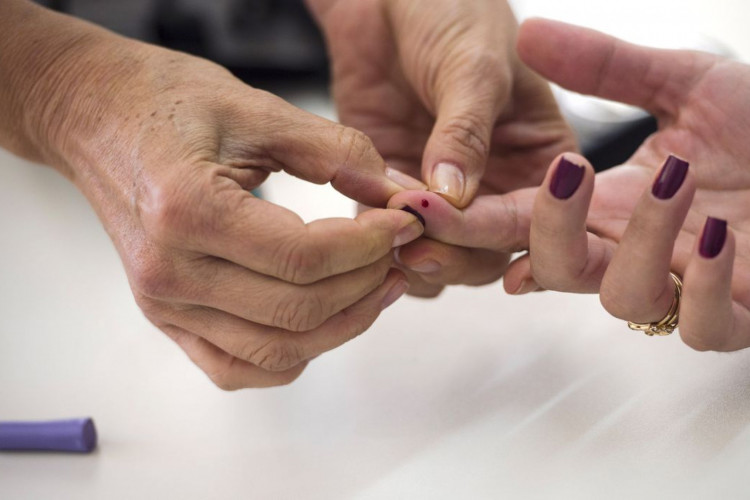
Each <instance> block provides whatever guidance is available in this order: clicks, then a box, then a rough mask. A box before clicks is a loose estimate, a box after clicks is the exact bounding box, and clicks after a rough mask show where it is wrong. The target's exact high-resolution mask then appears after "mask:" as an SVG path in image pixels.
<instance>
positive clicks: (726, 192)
mask: <svg viewBox="0 0 750 500" xmlns="http://www.w3.org/2000/svg"><path fill="white" fill-rule="evenodd" d="M519 51H520V53H521V55H522V57H523V58H524V60H525V61H526V62H527V63H528V64H529V65H530V66H531V67H532V68H534V69H536V70H537V71H539V72H540V73H541V74H542V75H544V76H546V77H548V78H550V79H551V80H552V81H555V82H558V83H560V84H561V85H562V86H564V87H567V88H569V89H571V90H574V91H578V92H582V93H588V94H593V95H597V96H600V97H604V98H609V99H613V100H617V101H621V102H624V103H628V104H634V105H638V106H642V107H644V108H645V109H647V110H648V111H650V112H651V113H653V114H654V115H655V116H656V117H657V118H658V120H659V131H658V132H656V133H655V134H654V135H652V136H651V137H650V138H649V139H648V140H647V141H646V142H645V143H644V144H643V145H642V146H641V147H640V148H639V149H638V151H637V152H636V153H635V154H634V156H633V157H632V158H631V159H630V160H629V161H628V162H627V164H626V165H623V166H621V167H617V168H614V169H611V170H609V171H607V172H604V173H601V174H598V175H596V176H594V173H593V169H592V168H591V166H590V165H589V164H588V163H587V162H586V161H585V159H583V158H581V157H579V156H577V155H573V154H566V155H565V157H566V159H567V160H569V162H570V163H572V164H574V165H575V164H577V165H580V166H581V168H582V169H583V171H582V173H583V175H582V176H581V178H580V184H578V185H577V187H576V186H575V184H576V182H573V181H571V180H570V177H571V176H570V175H569V174H566V175H563V176H562V177H567V178H568V181H566V182H567V183H568V184H570V185H574V186H573V188H572V190H569V191H572V193H571V194H570V195H569V197H567V198H566V197H562V198H560V197H558V196H555V195H554V194H553V192H554V191H556V190H559V186H560V183H561V182H562V181H561V176H560V174H559V173H558V172H559V171H560V169H561V167H560V165H559V163H560V161H559V160H556V161H555V162H553V164H552V168H551V169H550V172H549V174H548V176H547V178H546V180H545V182H544V184H543V186H542V187H541V188H539V189H528V190H523V191H518V192H515V193H511V194H509V195H507V196H504V197H494V199H493V197H487V198H486V199H483V200H481V201H482V202H481V203H479V201H480V200H479V199H478V200H477V203H475V204H474V205H472V206H470V207H469V208H468V209H466V211H464V212H459V211H455V210H454V209H453V208H452V207H450V206H449V205H448V204H445V203H442V204H440V200H437V199H434V198H430V201H431V202H434V203H432V205H431V210H432V213H430V214H424V215H425V219H426V220H427V234H428V235H429V236H431V237H433V238H438V239H441V240H445V241H449V242H452V243H455V244H464V245H475V246H478V247H481V248H487V247H489V248H498V249H516V250H521V249H527V248H529V246H530V247H531V253H530V256H527V257H525V258H522V259H519V260H517V261H515V262H514V263H513V265H512V266H511V268H510V269H509V270H508V272H507V274H506V276H505V288H506V290H507V291H509V292H512V293H523V292H528V291H532V290H534V289H537V288H538V287H539V286H541V287H543V288H547V289H554V290H562V291H574V292H600V293H601V300H602V303H603V305H604V306H605V308H606V309H607V310H608V311H609V312H610V313H612V314H613V315H615V316H617V317H619V318H622V319H625V320H630V321H636V322H644V323H647V322H652V321H658V320H659V319H661V318H662V317H663V316H664V315H665V313H666V311H667V310H668V308H669V305H670V304H671V301H672V295H673V290H674V285H673V283H672V281H671V279H670V278H669V277H668V273H669V271H670V269H671V270H673V271H674V272H676V273H678V274H680V275H682V276H683V277H684V283H685V285H684V289H683V299H682V310H681V314H680V334H681V335H682V337H683V339H684V340H685V342H686V343H688V344H689V345H691V346H692V347H695V348H697V349H714V350H734V349H739V348H744V347H747V346H750V312H749V310H750V193H748V191H749V190H750V169H749V168H748V164H750V143H748V141H747V139H746V138H747V135H748V133H749V132H750V91H748V90H747V89H748V88H750V67H748V66H747V65H744V64H739V63H736V62H732V61H729V60H727V59H723V58H720V57H717V56H713V55H709V54H703V53H697V52H687V51H666V50H654V49H648V48H644V47H638V46H634V45H631V44H627V43H624V42H622V41H619V40H616V39H614V38H612V37H609V36H606V35H603V34H601V33H597V32H594V31H591V30H587V29H582V28H576V27H572V26H569V25H565V24H562V23H556V22H551V21H544V20H533V21H528V22H526V23H525V24H524V26H522V29H521V35H520V38H519ZM672 153H673V154H675V155H677V156H679V157H681V158H684V159H687V160H689V162H690V167H689V169H688V172H687V174H686V175H685V177H684V180H682V181H681V182H677V181H675V180H674V177H673V178H672V180H669V179H667V180H666V182H667V184H668V183H670V182H671V183H672V184H674V185H673V188H675V189H671V190H666V191H665V188H664V185H665V178H664V176H663V172H662V169H660V167H661V166H662V164H664V163H665V160H666V159H667V157H668V155H669V154H672ZM669 163H671V164H672V165H673V166H674V163H675V162H674V160H671V161H670V162H669ZM563 170H568V171H570V170H572V171H575V168H573V169H570V168H563ZM573 177H575V176H573ZM594 181H596V184H595V185H594ZM563 184H564V182H563ZM552 185H557V186H558V187H557V188H555V189H553V188H552ZM655 185H659V186H661V187H656V188H655V187H654V186H655ZM558 192H559V191H558ZM665 193H666V194H665ZM667 195H668V196H667ZM423 197H424V196H423V194H422V193H419V192H405V193H400V194H397V195H396V196H395V197H394V199H393V200H392V201H391V206H394V207H395V206H397V205H399V204H409V203H412V204H413V203H416V202H417V200H418V199H421V198H423ZM532 207H533V210H532ZM433 209H434V210H433ZM433 215H434V216H436V217H437V218H436V219H432V218H431V216H433ZM707 217H712V218H718V219H723V220H727V221H728V223H729V226H730V229H729V230H728V233H727V235H726V239H722V238H721V235H720V231H718V233H719V234H717V231H716V230H717V228H718V229H720V227H721V224H720V223H718V224H717V223H716V222H709V223H708V231H706V230H705V229H704V228H705V227H706V223H707ZM493 228H502V229H501V230H499V231H498V230H497V229H493Z"/></svg>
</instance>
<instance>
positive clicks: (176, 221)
mask: <svg viewBox="0 0 750 500" xmlns="http://www.w3.org/2000/svg"><path fill="white" fill-rule="evenodd" d="M136 204H137V208H136V210H137V212H138V214H139V216H140V219H141V222H142V223H143V226H144V228H145V229H146V231H147V233H148V234H149V235H150V236H151V238H152V239H154V240H155V241H158V242H164V243H169V242H173V241H174V240H176V239H179V237H180V235H181V233H183V232H184V231H185V230H186V227H185V226H186V225H187V223H189V222H190V221H191V220H192V219H193V212H194V204H193V203H191V202H189V200H187V196H186V194H185V193H184V192H180V190H175V189H173V188H172V187H171V186H168V185H161V184H153V185H151V186H149V188H148V189H147V192H146V193H145V194H143V195H142V196H140V197H139V198H138V200H137V201H136Z"/></svg>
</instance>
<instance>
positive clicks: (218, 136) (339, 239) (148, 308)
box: [49, 32, 422, 389]
mask: <svg viewBox="0 0 750 500" xmlns="http://www.w3.org/2000/svg"><path fill="white" fill-rule="evenodd" d="M97 33H98V35H97V36H96V37H95V40H96V43H91V44H88V43H87V44H85V45H83V46H80V47H76V54H77V55H76V56H75V58H73V59H71V60H69V64H71V65H72V66H71V67H70V73H71V74H75V75H77V76H76V84H75V85H76V86H75V89H76V90H75V92H74V93H72V94H70V95H67V96H66V97H65V99H67V100H66V101H65V104H66V106H67V107H68V109H69V111H70V112H69V113H68V114H67V115H66V116H67V117H68V118H66V119H65V121H64V122H61V123H59V124H56V125H57V127H58V128H56V129H55V130H51V131H50V134H49V135H50V137H52V138H53V139H55V141H53V142H55V144H56V146H59V155H58V159H57V163H59V164H64V165H63V167H64V168H63V169H64V170H65V171H66V172H67V173H68V174H69V175H70V176H71V177H72V178H74V180H75V182H76V184H77V185H78V186H79V187H80V188H81V189H82V191H83V192H84V193H85V194H86V196H87V197H88V198H89V200H90V201H91V202H92V204H93V206H94V207H95V209H96V210H97V212H98V214H99V216H100V218H101V220H102V221H103V223H104V226H105V228H106V229H107V231H108V233H109V234H110V236H111V238H112V239H113V241H114V243H115V245H116V246H117V249H118V251H119V253H120V256H121V257H122V260H123V263H124V265H125V269H126V272H127V274H128V277H129V280H130V283H131V286H132V289H133V293H134V295H135V298H136V301H137V302H138V304H139V306H140V307H141V308H142V309H143V311H144V313H145V314H146V316H147V317H148V318H149V319H150V320H151V321H152V322H153V323H154V324H155V325H156V326H158V327H159V328H160V329H162V330H163V331H164V332H166V333H167V334H168V335H169V336H170V337H171V338H173V339H174V340H175V341H176V342H177V343H178V344H179V345H180V347H182V348H183V349H184V350H185V351H186V352H187V354H188V355H189V356H190V358H191V359H192V360H193V361H194V362H195V363H196V364H197V365H198V366H199V367H200V368H202V369H203V370H204V371H205V372H206V373H207V374H208V375H209V377H210V378H211V379H212V380H213V381H214V382H215V383H216V384H217V385H219V386H220V387H222V388H226V389H235V388H241V387H250V386H267V385H276V384H284V383H287V382H290V381H291V380H293V379H294V378H296V377H297V376H298V375H299V374H300V372H301V371H302V369H303V368H304V366H305V364H306V362H307V360H309V359H311V358H313V357H315V356H317V355H319V354H320V353H322V352H324V351H327V350H329V349H332V348H334V347H336V346H338V345H340V344H342V343H344V342H346V341H347V340H349V339H351V338H353V337H355V336H356V335H358V334H359V333H361V332H363V331H364V330H365V329H367V328H368V327H369V325H370V324H371V323H372V322H373V321H374V320H375V318H376V317H377V316H378V314H379V313H380V311H381V309H383V308H384V307H387V306H388V305H389V304H390V303H391V302H393V301H394V300H396V298H398V296H400V295H401V294H403V293H404V291H405V290H406V287H407V283H406V280H405V277H404V275H403V274H402V273H401V272H400V271H397V270H395V269H393V265H394V263H393V257H392V254H393V252H392V248H393V247H394V246H398V245H401V244H404V243H407V242H409V241H412V240H414V239H415V238H417V237H419V236H420V235H421V233H422V226H421V224H420V223H419V222H418V221H417V220H416V218H415V217H414V216H413V215H410V214H408V213H406V212H403V211H400V210H386V209H377V210H370V211H367V212H365V213H362V214H361V215H359V216H358V217H357V218H356V219H354V220H350V219H327V220H320V221H315V222H312V223H310V224H304V223H303V221H302V220H301V219H300V217H298V216H297V215H296V214H294V213H292V212H290V211H289V210H286V209H284V208H282V207H280V206H276V205H274V204H271V203H269V202H267V201H264V200H262V199H258V198H256V197H254V196H253V195H252V194H251V193H250V190H251V189H252V188H255V187H257V186H258V185H259V184H260V183H261V182H262V181H263V180H264V179H265V178H266V177H267V175H268V174H269V172H272V171H278V170H281V169H284V170H286V171H287V172H289V173H291V174H293V175H295V176H298V177H300V178H302V179H305V180H307V181H310V182H315V183H325V182H329V181H331V182H332V184H333V186H334V187H335V188H336V189H338V190H339V191H341V192H342V193H343V194H345V195H347V196H350V197H352V198H354V199H356V200H358V201H360V202H362V203H366V204H368V205H372V206H381V207H383V206H385V204H386V202H387V200H388V199H389V198H390V197H391V196H392V195H393V194H395V193H396V192H398V191H399V190H400V189H402V188H401V187H400V186H399V185H398V184H396V183H394V182H393V181H391V180H389V179H388V177H387V176H386V174H385V170H386V167H385V163H384V162H383V160H382V158H381V157H380V156H379V155H378V154H377V152H376V151H375V149H374V148H373V146H372V144H371V142H370V141H369V140H368V139H367V138H366V137H365V136H364V135H363V134H362V133H360V132H357V131H354V130H353V129H351V128H346V127H343V126H341V125H338V124H335V123H331V122H328V121H326V120H324V119H322V118H319V117H316V116H313V115H311V114H309V113H306V112H303V111H301V110H299V109H296V108H294V107H293V106H291V105H290V104H288V103H286V102H284V101H282V100H281V99H279V98H277V97H275V96H272V95H270V94H268V93H265V92H262V91H259V90H255V89H253V88H250V87H248V86H246V85H244V84H243V83H242V82H240V81H239V80H237V79H235V78H234V77H233V76H232V75H231V74H230V73H229V72H228V71H226V70H224V69H223V68H221V67H218V66H216V65H214V64H212V63H209V62H207V61H205V60H201V59H197V58H194V57H190V56H187V55H185V54H180V53H175V52H171V51H167V50H163V49H160V48H156V47H151V46H148V45H143V44H138V43H135V42H132V41H128V40H123V39H119V38H115V37H113V36H112V35H110V34H106V33H103V32H97ZM76 64H78V66H75V65H76ZM71 95H72V96H73V97H72V98H71ZM59 102H63V99H62V98H61V99H60V100H59ZM57 105H58V104H56V103H55V101H54V100H52V101H51V102H50V105H49V108H50V109H53V108H54V107H56V106H57Z"/></svg>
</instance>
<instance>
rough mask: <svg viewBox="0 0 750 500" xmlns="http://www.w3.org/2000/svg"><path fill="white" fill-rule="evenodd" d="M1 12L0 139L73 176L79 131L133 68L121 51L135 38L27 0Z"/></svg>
mask: <svg viewBox="0 0 750 500" xmlns="http://www.w3.org/2000/svg"><path fill="white" fill-rule="evenodd" d="M0 14H3V16H0V17H4V20H2V21H0V28H2V29H4V31H5V35H3V36H2V37H0V86H1V87H2V90H0V107H2V108H4V109H5V110H7V114H6V116H5V117H3V118H0V145H2V146H5V147H6V148H8V149H9V150H11V151H12V152H14V153H16V154H18V155H20V156H23V157H25V158H27V159H30V160H32V161H36V162H39V163H44V164H48V165H51V166H53V167H55V168H57V169H58V170H60V171H61V172H62V173H63V174H64V175H66V176H67V177H70V178H74V177H75V175H76V174H75V172H74V169H73V167H72V165H73V163H74V162H73V161H72V158H71V157H72V156H74V154H75V151H76V149H77V145H78V144H79V142H80V141H79V139H81V138H84V137H87V138H92V137H94V136H95V135H96V134H95V131H96V126H97V121H101V111H102V105H101V104H102V103H101V102H99V101H101V96H102V95H104V96H114V95H116V92H110V90H114V89H111V88H108V87H112V85H113V83H114V82H116V81H117V78H116V75H117V74H118V73H123V72H125V71H132V67H127V66H125V65H123V64H122V62H121V61H122V56H121V53H122V50H123V49H122V46H123V45H127V44H135V42H131V41H128V40H126V39H121V38H120V37H118V36H116V35H114V34H112V33H109V32H107V31H106V30H103V29H100V28H97V27H95V26H93V25H90V24H88V23H86V22H83V21H79V20H77V19H74V18H71V17H69V16H65V15H62V14H58V13H55V12H52V11H49V10H47V9H44V8H41V7H38V6H36V5H33V4H31V3H30V2H24V1H14V0H10V1H9V2H8V4H6V5H5V6H4V7H3V8H0ZM5 28H7V29H5ZM94 96H96V99H95V98H94ZM108 99H111V97H108ZM99 125H101V123H99Z"/></svg>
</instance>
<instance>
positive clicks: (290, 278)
mask: <svg viewBox="0 0 750 500" xmlns="http://www.w3.org/2000/svg"><path fill="white" fill-rule="evenodd" d="M277 255H278V259H279V260H278V266H277V267H278V268H279V277H280V278H281V279H283V280H284V281H287V282H290V283H294V284H297V285H307V284H310V283H314V282H315V281H318V280H319V279H320V278H321V277H323V276H327V275H328V274H330V273H329V272H328V269H327V267H326V262H327V260H326V258H325V256H324V254H323V252H322V251H321V250H320V248H319V247H317V246H316V245H312V244H310V243H309V241H308V238H307V237H306V236H300V237H297V238H295V239H294V240H292V241H290V242H287V244H286V247H285V250H282V251H281V252H278V253H277Z"/></svg>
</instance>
